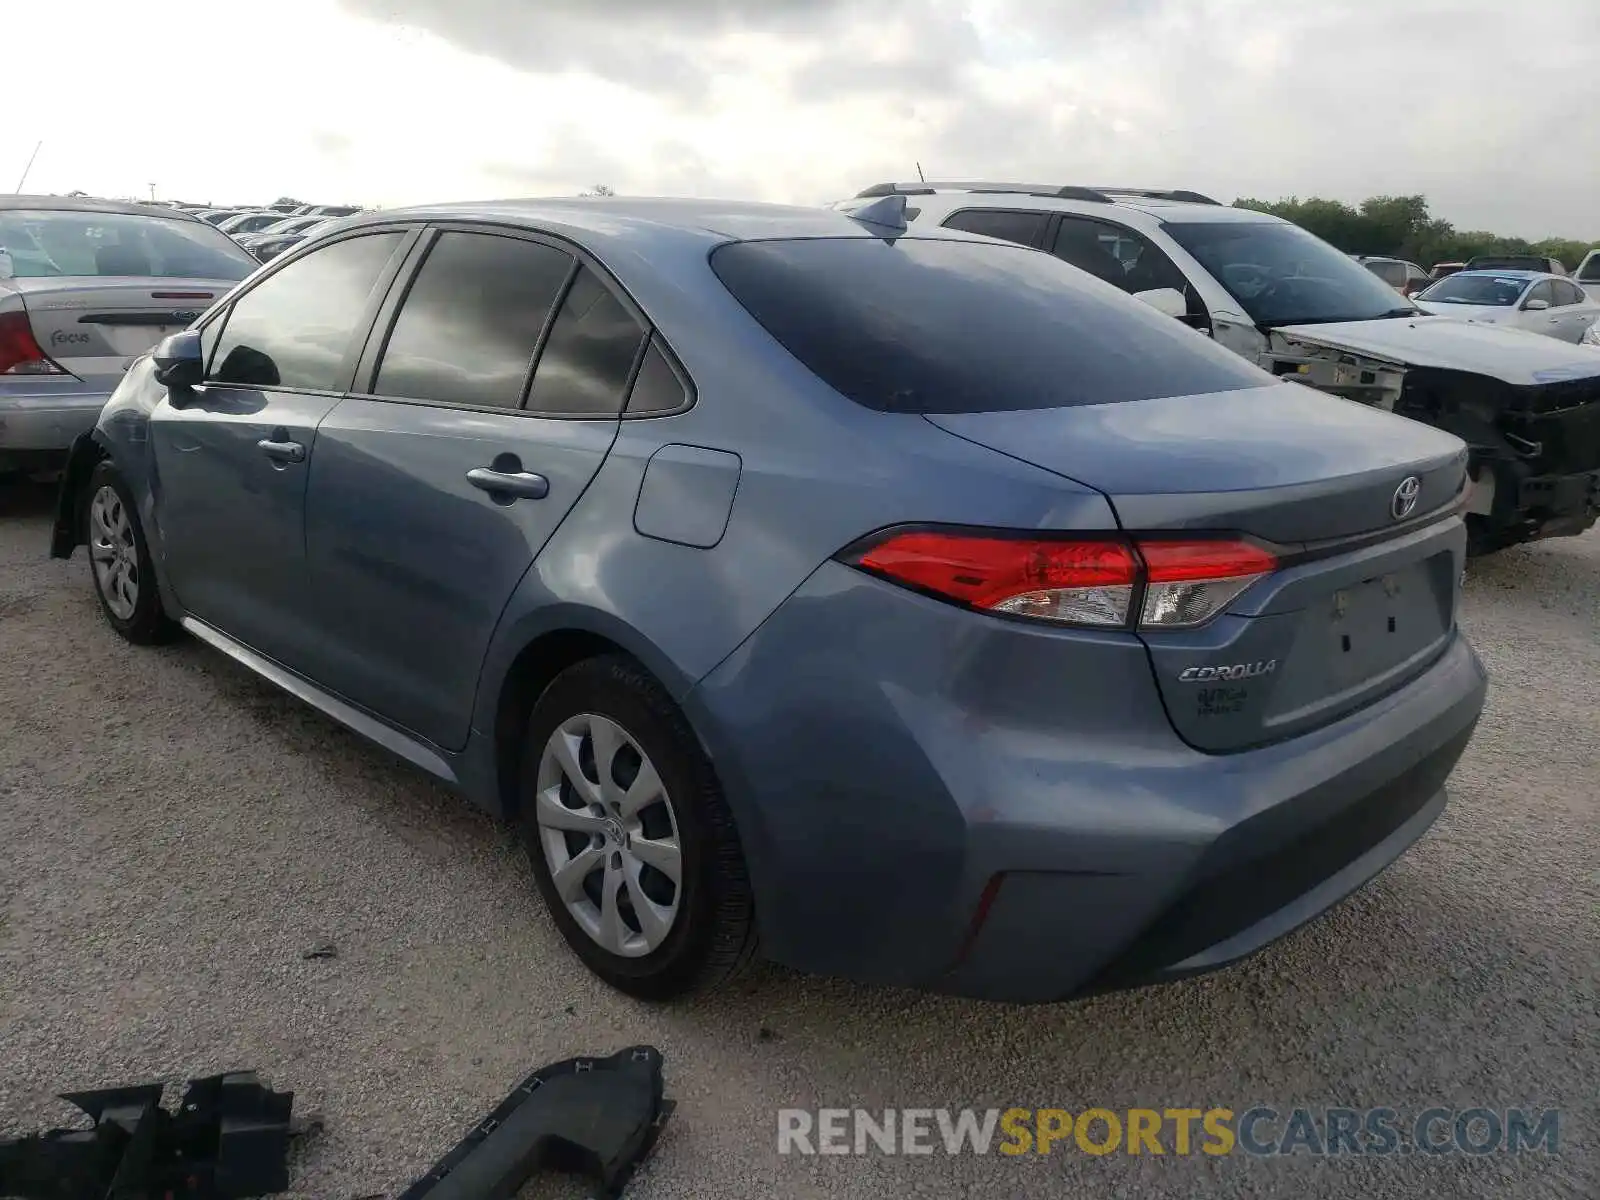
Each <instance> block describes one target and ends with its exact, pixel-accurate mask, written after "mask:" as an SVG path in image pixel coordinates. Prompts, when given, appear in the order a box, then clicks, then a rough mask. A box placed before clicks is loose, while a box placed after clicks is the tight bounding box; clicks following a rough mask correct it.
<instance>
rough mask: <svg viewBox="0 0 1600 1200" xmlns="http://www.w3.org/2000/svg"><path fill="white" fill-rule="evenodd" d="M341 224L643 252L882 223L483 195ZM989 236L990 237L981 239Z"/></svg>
mask: <svg viewBox="0 0 1600 1200" xmlns="http://www.w3.org/2000/svg"><path fill="white" fill-rule="evenodd" d="M338 219H339V220H340V221H342V222H345V224H344V225H343V226H342V228H343V229H354V228H359V227H360V226H362V225H369V224H373V225H375V224H388V223H391V222H394V221H419V220H422V221H467V222H472V221H489V222H494V223H497V224H505V225H525V226H528V227H530V228H537V229H543V230H548V231H550V232H552V233H557V234H563V235H565V236H568V237H570V238H572V239H573V240H574V241H577V242H580V243H582V244H583V245H586V246H588V247H589V248H591V249H593V250H595V251H596V252H601V251H603V250H604V249H605V248H606V247H608V246H610V247H615V248H618V249H624V248H625V249H628V250H633V251H640V250H645V249H648V247H649V246H650V245H651V244H652V243H655V244H666V243H675V244H684V243H688V242H700V243H704V244H708V245H714V244H717V243H721V242H729V241H762V240H769V239H778V238H857V237H859V238H874V237H880V238H881V237H883V236H885V230H884V228H883V227H875V226H871V225H869V224H867V223H865V222H862V221H857V220H854V219H852V218H851V217H850V216H848V215H846V214H845V213H842V212H837V211H835V210H833V209H828V208H810V207H802V206H799V205H791V204H767V203H762V202H759V201H739V200H698V199H667V198H635V197H627V198H621V197H615V196H569V197H552V198H547V199H526V200H480V201H469V202H463V203H459V204H433V205H424V206H419V207H415V208H398V209H388V210H385V211H383V212H375V213H360V214H356V215H353V216H348V217H340V218H338ZM905 236H914V237H917V238H927V237H939V238H950V239H953V240H960V241H971V240H976V235H973V234H968V233H964V232H962V231H960V230H946V229H935V228H932V227H926V228H919V229H917V230H916V231H915V232H914V233H910V234H907V235H905ZM982 240H988V239H982Z"/></svg>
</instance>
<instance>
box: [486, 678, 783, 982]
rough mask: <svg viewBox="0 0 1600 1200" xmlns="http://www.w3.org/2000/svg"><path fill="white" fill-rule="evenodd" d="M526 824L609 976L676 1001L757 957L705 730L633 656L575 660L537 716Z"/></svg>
mask: <svg viewBox="0 0 1600 1200" xmlns="http://www.w3.org/2000/svg"><path fill="white" fill-rule="evenodd" d="M520 799H521V803H520V806H519V817H518V823H519V826H520V832H521V836H522V840H523V844H524V846H525V847H526V849H527V852H528V857H529V860H530V862H531V863H532V866H533V873H534V879H535V881H536V882H537V884H538V887H539V891H540V893H541V894H542V895H543V897H544V901H545V905H546V907H547V908H548V909H549V910H550V915H551V917H552V919H553V920H554V921H555V923H556V927H557V928H558V929H559V930H560V931H561V935H562V937H564V938H565V939H566V942H567V944H568V945H569V946H570V947H571V948H572V950H573V951H574V952H575V953H576V954H577V955H578V957H579V958H581V959H582V960H583V961H584V963H585V965H587V966H588V967H589V969H590V970H592V971H593V972H594V973H595V974H596V975H598V976H600V977H601V978H602V979H604V980H605V981H606V982H607V983H609V984H611V985H612V986H613V987H615V988H618V989H619V990H621V991H624V992H627V993H629V994H630V995H633V996H638V997H640V998H641V999H646V1000H667V999H672V998H675V997H679V996H683V995H687V994H691V993H694V992H700V991H706V990H709V989H710V988H713V987H715V986H717V985H718V984H721V983H723V982H725V981H726V980H727V979H729V978H730V977H732V976H733V975H734V974H736V973H737V972H738V971H739V970H741V969H742V968H743V967H744V966H745V965H746V964H747V963H748V962H749V961H750V959H751V958H752V957H753V956H754V953H755V945H756V932H755V913H754V905H753V902H752V899H751V893H750V885H749V878H748V876H747V874H746V870H745V863H744V856H743V853H742V851H741V849H740V845H739V838H738V833H737V831H736V830H735V828H734V823H733V816H732V814H731V813H730V812H729V810H728V806H727V802H726V800H725V799H724V798H723V795H722V791H721V788H720V787H719V785H718V783H717V779H716V774H715V772H714V771H713V770H712V767H711V763H710V762H709V760H707V758H706V756H705V753H704V751H703V750H702V749H701V748H700V743H699V740H698V739H697V738H696V737H695V735H694V732H693V730H692V729H690V728H689V724H688V722H687V721H686V720H685V718H684V716H683V714H682V713H681V712H680V711H679V710H678V708H677V706H676V705H674V704H673V702H672V700H671V698H670V697H669V696H668V695H667V694H666V691H665V690H664V689H663V688H662V687H661V685H660V684H659V683H657V682H656V681H655V680H654V679H653V678H652V677H651V676H650V675H649V674H648V673H646V672H645V671H644V670H643V669H642V668H641V667H639V666H638V665H637V664H636V663H634V662H633V661H632V660H629V659H625V658H622V657H620V656H605V657H601V658H594V659H589V660H587V661H585V662H581V663H578V664H577V665H576V666H573V667H570V668H568V669H567V670H566V671H564V672H562V673H561V674H560V675H559V676H557V677H556V679H555V680H554V681H553V682H552V683H551V684H550V686H549V687H548V688H546V689H545V692H544V694H543V695H542V696H541V697H540V698H539V700H538V702H537V703H536V704H535V705H534V709H533V713H532V715H531V717H530V718H529V720H528V725H527V733H526V741H525V743H524V747H523V760H522V775H521V780H520Z"/></svg>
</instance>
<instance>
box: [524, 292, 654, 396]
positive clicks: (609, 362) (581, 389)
mask: <svg viewBox="0 0 1600 1200" xmlns="http://www.w3.org/2000/svg"><path fill="white" fill-rule="evenodd" d="M644 336H645V333H644V330H643V329H641V328H640V327H639V323H638V322H637V321H635V320H634V319H633V318H632V317H631V316H629V315H628V310H627V309H625V308H623V307H622V302H621V301H620V300H618V299H617V298H616V297H615V296H613V295H612V294H611V292H610V290H609V289H607V288H606V286H605V285H604V284H603V283H601V282H600V280H599V279H597V278H596V277H595V275H594V272H592V271H590V270H589V269H588V268H587V267H585V268H583V269H582V270H580V271H579V272H578V277H577V278H576V279H574V280H573V281H572V287H571V289H570V290H569V291H568V292H567V298H566V299H565V300H563V301H562V302H561V311H560V312H558V313H557V314H556V322H555V324H554V325H553V326H551V329H550V340H549V341H548V342H546V343H545V347H544V350H543V351H541V352H540V354H539V366H538V369H537V370H535V371H534V373H533V389H532V391H530V392H529V393H528V404H527V407H528V409H529V410H531V411H533V412H542V413H560V414H563V415H569V416H583V417H592V416H614V415H616V414H617V413H620V412H621V411H622V396H623V393H624V392H625V391H626V390H627V387H628V376H629V375H631V374H632V373H633V361H634V359H636V358H637V357H638V356H639V344H640V343H641V342H642V341H643V340H644Z"/></svg>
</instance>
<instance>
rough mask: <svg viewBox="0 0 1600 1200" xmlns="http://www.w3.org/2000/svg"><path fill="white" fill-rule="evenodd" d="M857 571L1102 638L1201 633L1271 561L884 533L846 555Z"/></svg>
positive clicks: (1147, 545)
mask: <svg viewBox="0 0 1600 1200" xmlns="http://www.w3.org/2000/svg"><path fill="white" fill-rule="evenodd" d="M846 561H848V562H849V563H851V564H852V565H853V566H857V567H860V568H861V569H862V570H864V571H870V572H872V573H873V574H874V575H879V576H882V577H883V578H885V579H889V580H892V581H894V582H896V583H900V584H904V585H906V586H908V587H914V588H916V589H918V590H919V591H924V592H928V593H931V594H933V595H935V596H939V597H941V598H943V599H946V600H952V601H955V602H956V603H958V604H964V605H966V606H968V607H970V608H977V609H984V610H986V611H988V612H995V613H1004V614H1006V615H1008V616H1016V617H1031V618H1033V619H1035V620H1043V621H1052V622H1055V623H1058V624H1065V625H1082V626H1090V627H1099V628H1116V627H1128V626H1130V625H1131V624H1133V623H1134V622H1133V620H1132V618H1133V605H1134V597H1135V594H1136V592H1138V591H1139V590H1140V589H1142V591H1143V600H1142V603H1141V604H1140V606H1139V619H1138V622H1137V624H1138V626H1139V627H1141V628H1151V629H1183V628H1191V627H1193V626H1195V625H1200V624H1203V623H1205V622H1206V621H1208V620H1210V619H1211V618H1212V617H1214V616H1216V614H1217V613H1219V612H1221V611H1222V609H1223V608H1224V607H1225V606H1226V605H1227V604H1228V603H1230V602H1231V601H1232V600H1233V599H1234V598H1235V597H1237V596H1238V595H1239V593H1241V592H1242V591H1244V590H1245V588H1247V587H1249V586H1250V585H1251V584H1252V583H1254V582H1255V581H1256V580H1257V579H1259V578H1261V577H1262V576H1263V575H1266V574H1269V573H1271V572H1272V571H1273V570H1274V569H1275V568H1276V566H1277V559H1276V558H1275V557H1274V556H1273V555H1272V553H1271V552H1269V551H1267V550H1264V549H1262V548H1261V547H1259V546H1256V545H1254V544H1253V543H1250V542H1245V541H1239V540H1237V539H1199V538H1197V539H1182V540H1177V539H1170V538H1148V539H1145V538H1135V539H1133V541H1131V542H1129V541H1124V540H1121V539H1118V538H1092V539H1089V538H1085V539H1077V538H1037V537H1014V538H1013V537H996V536H994V535H993V534H981V533H966V532H962V531H958V530H926V529H922V530H906V531H903V532H890V533H888V534H885V535H884V536H882V537H880V538H878V539H877V540H875V541H873V542H871V543H869V544H868V545H867V546H866V547H865V548H864V549H860V548H858V549H856V550H855V551H854V552H853V553H850V554H847V555H846Z"/></svg>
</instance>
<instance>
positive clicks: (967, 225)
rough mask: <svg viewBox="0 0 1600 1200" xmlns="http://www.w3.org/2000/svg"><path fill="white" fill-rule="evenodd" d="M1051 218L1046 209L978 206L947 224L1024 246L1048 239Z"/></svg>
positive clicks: (957, 214)
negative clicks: (1018, 209)
mask: <svg viewBox="0 0 1600 1200" xmlns="http://www.w3.org/2000/svg"><path fill="white" fill-rule="evenodd" d="M908 219H909V218H908ZM1049 220H1050V218H1049V217H1047V216H1046V215H1045V214H1044V213H1025V212H1004V211H1001V210H999V209H992V208H984V209H976V208H975V209H971V210H969V211H967V212H958V213H956V215H955V216H953V217H951V218H950V219H949V220H948V221H946V222H945V225H946V226H947V227H948V228H950V229H964V230H966V231H967V232H968V233H981V234H983V235H984V236H985V237H994V238H1001V239H1002V240H1004V241H1007V242H1019V243H1021V244H1022V245H1024V246H1037V245H1038V244H1039V243H1040V242H1041V241H1043V240H1044V227H1045V225H1046V224H1048V223H1049Z"/></svg>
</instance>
